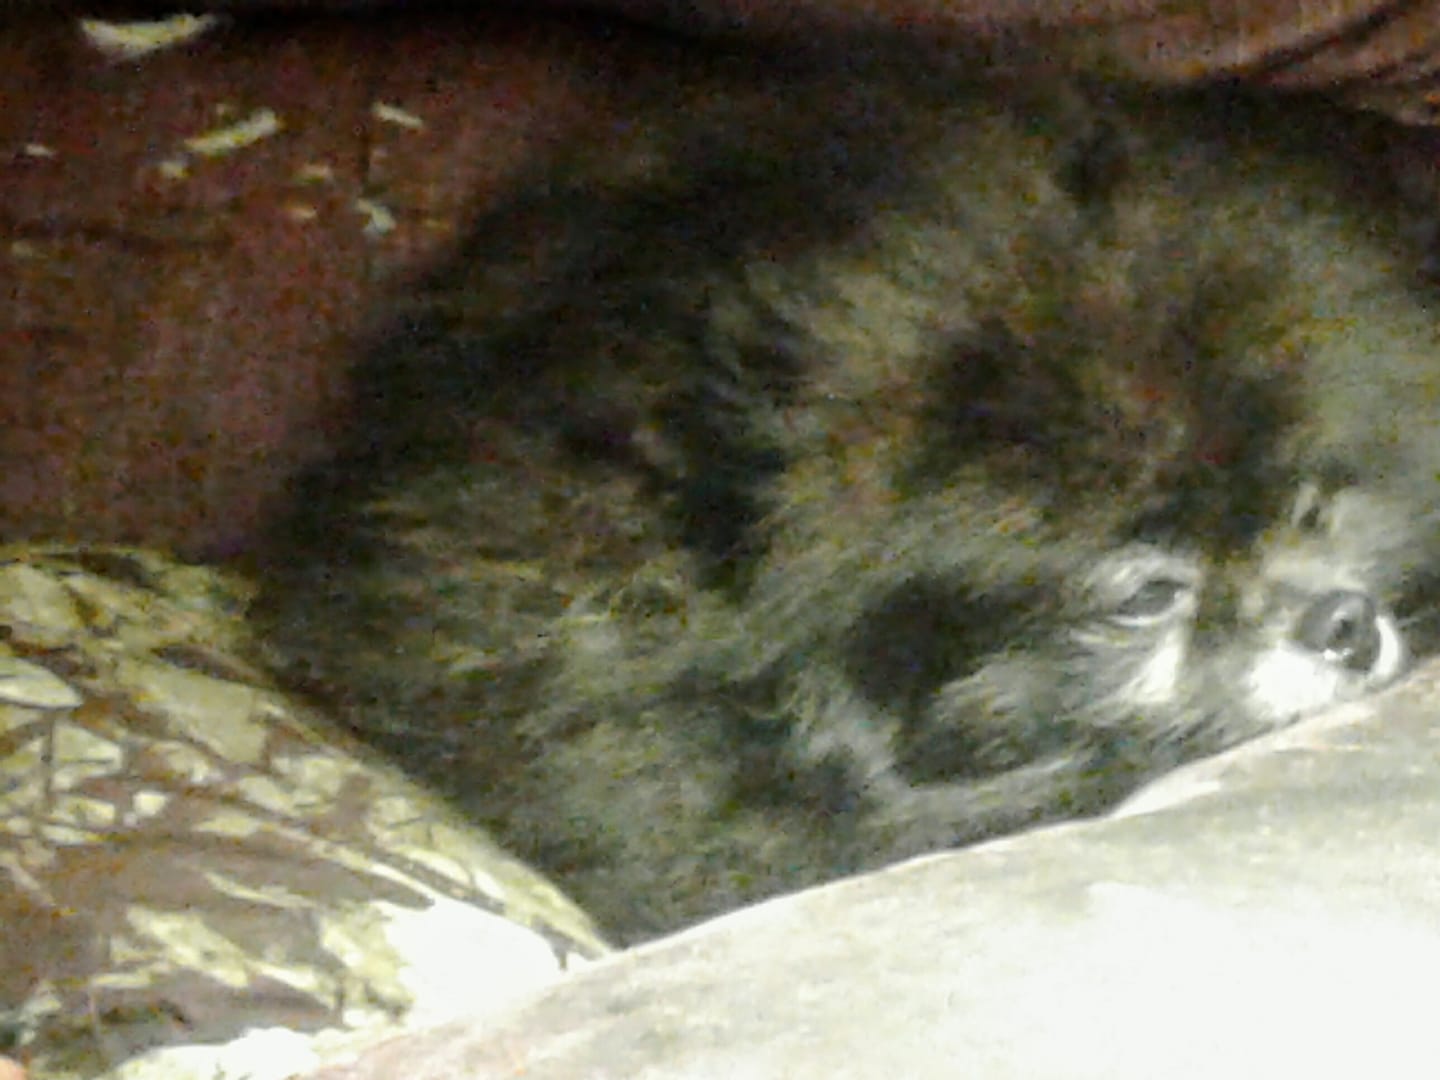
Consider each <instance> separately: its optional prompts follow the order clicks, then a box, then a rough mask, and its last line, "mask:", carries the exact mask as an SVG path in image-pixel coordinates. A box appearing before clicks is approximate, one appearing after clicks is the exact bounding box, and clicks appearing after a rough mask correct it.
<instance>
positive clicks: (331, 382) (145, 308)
mask: <svg viewBox="0 0 1440 1080" xmlns="http://www.w3.org/2000/svg"><path fill="white" fill-rule="evenodd" d="M603 58H604V52H603V50H602V48H601V47H600V46H599V45H597V43H596V42H595V41H593V40H589V39H586V38H584V37H583V36H570V37H566V36H564V35H561V34H558V33H555V32H549V33H545V32H540V31H536V30H532V29H527V28H524V27H517V26H515V25H513V24H508V23H507V24H491V25H489V26H484V27H482V26H478V25H471V26H469V27H462V26H458V25H456V24H455V23H453V22H446V21H444V20H438V21H430V22H427V23H425V24H424V25H415V26H409V25H400V24H397V23H395V22H393V21H385V22H380V23H378V24H370V23H353V22H345V23H339V24H336V23H333V22H332V23H315V24H309V25H300V26H295V27H287V28H278V29H275V28H272V29H256V28H246V32H234V31H222V32H220V33H213V34H210V35H206V36H204V37H202V38H200V39H199V40H197V41H195V42H194V43H192V44H190V45H188V46H185V47H182V48H177V49H172V50H169V51H165V52H160V53H157V54H154V55H152V56H150V57H147V58H146V59H144V60H143V61H141V62H136V63H119V62H112V61H107V60H106V59H104V58H103V57H102V56H100V55H99V54H98V53H97V52H96V51H94V50H93V49H91V48H89V47H88V46H87V45H86V44H85V43H84V42H83V41H82V40H81V39H80V36H79V34H78V33H77V32H76V29H75V27H74V24H73V23H71V22H69V21H65V22H54V21H48V22H41V23H36V24H34V25H30V26H14V25H12V26H11V27H8V28H5V30H4V31H0V103H3V104H0V193H3V194H0V265H3V270H0V273H4V274H5V276H6V277H7V278H8V281H9V283H10V289H9V290H7V293H6V294H5V296H4V298H3V299H0V532H3V534H5V535H6V536H9V537H14V536H17V535H25V534H29V535H79V536H102V537H120V538H128V539H142V538H143V539H145V540H148V541H150V542H159V543H175V544H178V545H180V546H181V547H182V548H187V549H191V550H195V549H197V548H198V549H202V550H203V549H204V548H205V547H207V546H209V545H213V544H220V545H230V546H233V545H235V544H236V543H237V542H238V541H239V540H240V539H241V538H242V537H243V536H244V533H245V530H246V528H247V527H248V525H249V524H250V523H251V522H253V521H254V520H255V518H256V515H257V514H258V513H259V512H260V509H261V507H262V505H263V504H264V503H265V501H266V500H267V499H268V498H270V497H272V496H274V495H275V494H276V493H277V492H281V491H283V488H284V486H285V484H286V481H287V478H288V477H289V476H290V475H291V474H292V473H293V470H294V468H295V467H296V465H297V463H298V462H300V461H303V460H305V459H307V458H309V457H311V456H313V455H314V454H316V453H317V452H318V451H319V450H320V449H321V448H322V447H323V445H324V442H325V439H326V438H327V436H328V435H330V434H331V433H332V432H333V427H334V424H333V423H330V422H326V421H325V420H324V418H325V417H326V416H333V415H334V413H335V407H336V404H337V403H338V402H339V401H340V400H341V396H342V392H341V382H342V380H341V379H340V377H339V376H340V372H341V368H342V366H343V363H344V357H345V356H346V355H347V351H348V350H349V348H350V346H351V344H352V343H353V341H354V339H355V337H356V335H357V334H358V333H359V332H361V331H362V330H363V329H364V328H365V322H366V314H367V310H369V309H371V308H373V306H374V303H375V298H376V296H377V294H378V293H379V291H380V285H379V283H380V281H381V280H383V279H387V278H393V277H396V276H401V277H403V275H404V274H405V273H406V272H407V271H408V270H410V269H411V268H413V267H415V266H416V265H417V264H419V263H420V262H422V261H424V260H425V259H426V258H427V257H430V256H433V254H434V252H435V251H437V250H438V249H440V248H442V247H443V246H444V244H445V242H446V240H447V238H448V237H449V236H450V235H451V233H452V232H453V230H454V227H455V222H456V220H457V218H458V217H460V216H462V211H463V208H464V206H465V205H466V204H467V203H468V202H469V201H470V200H471V199H474V198H479V197H481V196H482V195H483V193H484V192H485V191H487V190H490V189H491V188H492V187H493V186H494V185H495V183H496V182H497V180H498V178H499V177H500V176H502V175H504V173H505V172H506V170H507V169H509V168H512V167H514V166H515V164H516V163H517V162H520V161H523V160H524V159H525V157H526V155H527V153H528V152H529V149H528V148H530V147H532V146H533V145H534V144H535V143H537V142H538V141H540V140H544V139H549V138H554V137H556V136H558V135H559V133H561V132H563V130H564V129H565V127H566V125H567V124H569V123H572V122H574V121H575V120H576V119H578V118H579V117H580V116H581V115H583V113H584V107H585V105H584V103H585V101H586V96H587V95H586V89H585V88H586V85H587V81H588V77H587V69H589V68H592V67H594V66H595V65H597V64H598V63H600V62H602V61H603ZM376 102H382V103H393V104H396V105H403V107H404V109H405V111H406V112H407V113H408V114H411V115H413V116H414V117H416V118H417V119H418V121H419V122H420V123H423V125H424V126H423V128H417V127H414V126H408V125H407V124H406V123H404V122H396V121H393V120H392V121H386V120H383V119H380V118H377V117H376V116H375V115H374V114H373V113H372V111H371V109H372V105H373V104H374V103H376ZM264 109H269V110H272V111H273V113H274V114H275V115H276V117H277V118H278V119H279V121H280V123H281V124H282V125H283V128H282V129H281V130H280V131H279V132H277V133H276V134H275V135H273V136H271V137H268V138H262V139H260V140H258V141H256V142H254V143H252V144H251V145H249V146H247V147H245V148H242V149H238V150H235V151H234V152H232V153H229V154H225V155H219V156H212V157H206V156H204V155H201V154H197V153H193V152H189V153H187V152H186V151H185V148H184V145H183V144H184V140H186V139H187V138H190V137H192V136H194V135H197V134H200V133H204V132H207V131H209V130H212V129H215V128H217V127H222V126H225V125H226V124H233V123H236V122H237V121H241V120H244V119H246V118H248V117H252V116H254V115H256V114H257V111H258V110H264ZM174 162H185V166H184V168H185V170H186V174H185V176H184V177H183V178H173V177H171V176H169V175H167V173H166V171H165V170H166V167H167V164H169V163H174ZM307 167H310V168H311V172H310V174H309V177H308V178H307V176H306V174H304V173H303V172H302V170H305V169H306V168H307ZM315 167H318V169H320V170H325V171H327V172H324V173H323V174H317V172H316V168H315ZM362 198H363V199H368V200H371V201H372V202H373V203H375V204H377V205H379V206H383V207H384V208H385V209H386V210H387V211H388V212H389V213H390V214H392V215H393V217H394V221H395V227H394V229H393V230H392V231H389V232H384V233H381V234H376V235H367V234H366V228H365V227H366V225H367V222H369V221H370V220H371V218H370V217H369V216H368V215H367V213H365V212H364V211H363V210H362V209H360V208H359V207H357V205H356V201H357V200H358V199H362Z"/></svg>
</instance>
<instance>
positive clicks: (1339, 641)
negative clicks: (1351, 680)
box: [1295, 590, 1380, 672]
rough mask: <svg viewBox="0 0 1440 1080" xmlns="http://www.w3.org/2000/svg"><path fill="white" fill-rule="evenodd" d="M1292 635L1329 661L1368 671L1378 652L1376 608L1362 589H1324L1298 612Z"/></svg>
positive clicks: (1351, 668) (1377, 615)
mask: <svg viewBox="0 0 1440 1080" xmlns="http://www.w3.org/2000/svg"><path fill="white" fill-rule="evenodd" d="M1295 639H1296V640H1297V641H1298V642H1299V643H1300V644H1301V645H1304V646H1305V647H1306V648H1307V649H1312V650H1314V651H1315V652H1317V653H1319V654H1320V655H1322V656H1323V657H1325V659H1327V660H1329V661H1330V662H1331V663H1333V664H1338V665H1340V666H1341V667H1346V668H1349V669H1350V670H1351V671H1360V672H1365V671H1369V670H1370V669H1371V668H1372V667H1374V666H1375V661H1376V660H1377V659H1379V656H1380V611H1379V609H1378V608H1377V607H1376V606H1375V601H1374V600H1372V599H1370V597H1369V596H1367V595H1366V594H1365V593H1362V592H1353V591H1350V590H1337V591H1335V592H1330V593H1326V594H1325V595H1324V596H1322V597H1320V598H1319V599H1318V600H1316V601H1315V602H1314V603H1313V604H1311V605H1310V607H1309V608H1307V609H1306V611H1305V613H1304V614H1303V615H1301V616H1300V621H1299V623H1298V624H1297V625H1296V628H1295Z"/></svg>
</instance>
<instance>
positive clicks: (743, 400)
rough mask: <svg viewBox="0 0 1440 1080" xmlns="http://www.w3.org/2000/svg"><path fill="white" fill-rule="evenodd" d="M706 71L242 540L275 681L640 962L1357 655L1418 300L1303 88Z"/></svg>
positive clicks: (1228, 714)
mask: <svg viewBox="0 0 1440 1080" xmlns="http://www.w3.org/2000/svg"><path fill="white" fill-rule="evenodd" d="M727 78H728V80H729V81H726V80H725V79H721V80H719V81H717V80H716V79H715V78H714V77H712V76H708V75H707V76H696V79H695V81H696V84H697V86H698V89H696V90H694V91H693V92H691V93H690V95H689V96H683V95H682V94H681V92H680V91H678V90H676V91H674V92H673V93H672V94H671V95H670V96H669V97H667V98H666V99H665V100H663V101H662V102H661V103H660V104H659V105H658V106H657V107H656V108H655V109H654V111H653V112H652V113H650V114H648V115H646V116H644V118H643V120H642V121H637V122H636V123H635V124H634V125H632V126H628V127H626V128H625V129H624V130H618V129H617V130H616V131H612V132H606V133H602V135H601V137H600V138H599V139H597V145H596V146H594V147H592V148H591V149H590V150H588V151H581V152H577V154H576V155H575V156H574V157H572V158H569V159H567V160H564V161H560V162H557V163H556V164H555V165H554V166H553V168H552V169H551V170H550V171H548V172H547V173H546V174H545V175H544V176H543V177H539V178H537V179H536V181H535V182H534V183H533V184H532V185H530V186H529V187H528V188H527V189H526V191H525V193H524V194H523V195H521V196H519V197H518V198H516V199H514V200H513V201H511V202H510V203H508V204H506V205H503V206H500V207H498V208H493V209H491V210H490V211H488V212H487V213H486V214H484V215H482V217H481V218H480V220H478V221H477V222H476V224H475V227H474V229H473V230H472V232H471V238H470V240H469V242H468V244H467V248H466V250H465V251H464V252H462V254H461V255H460V257H459V258H457V260H456V261H455V262H454V263H452V264H450V265H447V266H446V267H445V268H444V269H443V270H442V272H440V273H438V274H437V275H436V276H435V278H434V280H432V281H430V282H428V283H426V285H425V286H424V287H423V288H421V289H418V290H417V291H416V295H415V296H414V297H413V298H412V299H411V301H410V302H409V304H408V305H407V307H406V309H405V311H404V312H403V313H402V314H401V315H400V316H399V317H397V319H396V322H395V324H394V325H393V326H392V327H391V328H390V330H389V331H388V332H387V334H386V335H385V337H384V340H383V341H381V342H380V343H379V344H378V345H377V347H376V348H375V349H374V351H373V353H372V355H371V356H370V357H369V359H368V361H367V364H366V366H365V367H364V368H363V369H362V370H361V371H360V373H359V376H358V386H359V394H360V400H361V403H362V406H363V409H362V412H363V416H362V423H361V425H360V433H359V436H358V437H357V442H356V445H355V447H354V448H353V450H352V451H351V452H350V453H349V454H348V455H345V456H343V457H342V458H341V459H340V460H338V461H337V462H335V463H333V464H332V465H331V466H330V467H329V468H327V469H326V470H324V471H322V472H321V473H320V474H318V475H317V476H316V477H314V478H313V479H312V482H311V485H310V487H308V488H307V489H306V491H304V492H303V493H302V495H301V498H300V499H299V500H298V503H299V507H300V509H299V511H298V512H297V513H296V515H295V516H294V518H293V519H292V520H291V521H289V522H288V523H287V525H286V527H285V528H284V529H282V530H281V531H280V533H279V535H278V536H277V540H276V543H275V544H274V546H273V551H272V556H271V561H270V564H269V566H268V568H267V571H266V573H267V579H268V582H269V585H270V588H269V591H268V596H267V599H266V601H265V603H264V605H263V607H262V611H261V613H262V615H263V616H264V617H265V618H267V619H268V620H270V622H271V627H272V631H273V641H274V643H275V645H276V648H277V652H278V655H279V656H281V657H282V658H283V660H284V662H285V663H286V665H287V667H288V669H289V670H290V671H291V672H292V673H295V674H297V675H298V676H300V677H302V678H305V679H307V680H308V682H309V684H310V685H312V686H315V687H317V688H318V689H320V690H321V691H322V692H324V693H326V694H327V695H328V696H329V697H330V698H331V699H332V700H333V701H335V702H336V703H337V705H338V706H339V707H340V708H341V709H342V710H343V713H344V715H345V717H346V718H347V719H348V721H349V722H350V723H351V724H352V725H354V726H355V727H356V728H357V729H358V730H360V731H361V732H363V733H364V734H365V735H366V736H367V737H369V738H371V739H373V740H375V741H376V742H378V743H379V744H380V745H382V746H384V747H386V748H387V749H389V750H390V751H391V752H393V753H394V754H396V755H397V756H398V757H399V758H400V759H401V760H402V761H404V762H405V763H406V764H407V765H409V766H410V767H412V768H414V769H416V770H417V771H418V772H420V773H421V774H422V775H424V776H426V777H427V778H428V779H429V780H431V781H432V782H435V783H437V784H439V785H441V786H442V787H443V788H444V789H446V790H447V791H449V792H450V793H452V794H453V795H454V796H455V797H456V798H457V799H458V800H459V801H460V802H461V803H462V804H463V805H465V806H466V807H467V808H468V809H469V810H470V812H472V813H473V814H474V815H476V816H477V817H478V818H479V819H481V820H483V821H484V822H485V823H486V824H488V825H489V826H490V827H492V828H493V829H494V830H495V831H496V833H497V834H498V835H499V837H500V838H501V839H502V840H503V841H504V842H505V843H506V844H507V845H509V846H510V847H511V848H513V849H515V850H516V851H517V852H518V853H519V854H521V855H523V856H524V857H526V858H528V859H531V860H533V861H534V862H535V863H537V864H538V865H539V866H541V867H542V868H543V869H545V870H547V871H548V872H550V873H551V874H552V875H554V876H555V877H556V878H558V879H559V880H560V881H561V882H562V884H564V885H565V886H566V887H567V888H568V889H569V890H570V891H571V892H572V893H573V894H574V895H575V896H576V897H577V898H578V899H579V900H580V901H581V902H582V904H584V905H585V906H587V907H588V908H589V909H590V910H591V911H592V912H593V913H594V914H595V915H596V916H597V917H598V918H599V919H601V920H602V921H603V922H604V923H605V924H606V925H608V926H609V927H610V928H611V929H612V930H614V931H615V932H616V933H617V934H618V935H619V936H621V937H623V938H627V939H634V938H638V937H644V936H647V935H649V934H653V933H656V932H660V931H663V930H666V929H670V928H673V927H675V926H677V925H681V924H683V923H686V922H688V921H691V920H695V919H698V918H700V917H702V916H705V915H708V914H711V913H714V912H716V911H720V910H724V909H726V908H729V907H732V906H735V905H737V904H740V903H743V902H746V901H749V900H753V899H756V898H759V897H763V896H766V895H769V894H772V893H775V892H777V891H780V890H782V889H788V888H793V887H796V886H800V885H804V884H809V883H813V882H816V881H821V880H825V879H827V878H830V877H834V876H836V875H839V874H842V873H846V872H850V871H855V870H860V869H864V868H868V867H873V866H876V865H879V864H882V863H885V862H887V861H890V860H893V859H896V858H899V857H902V856H906V855H910V854H914V853H917V852H922V851H927V850H931V849H934V848H937V847H944V846H951V845H957V844H964V843H970V842H973V841H976V840H980V839H983V838H985V837H989V836H993V835H997V834H1001V833H1004V832H1008V831H1012V830H1015V829H1019V828H1022V827H1024V826H1027V825H1031V824H1034V823H1036V822H1041V821H1047V820H1053V819H1056V818H1063V817H1068V816H1075V815H1083V814H1091V813H1095V812H1098V811H1100V810H1103V809H1104V808H1106V807H1108V806H1110V805H1112V804H1113V803H1114V802H1115V801H1116V800H1117V799H1118V798H1120V797H1122V796H1123V795H1124V794H1126V793H1127V792H1129V791H1131V790H1133V789H1134V787H1135V786H1136V785H1137V784H1138V783H1140V782H1142V781H1143V780H1144V779H1145V778H1147V777H1149V776H1152V775H1154V774H1155V773H1156V772H1158V771H1161V770H1163V769H1166V768H1169V767H1172V766H1173V765H1175V764H1177V763H1178V762H1180V761H1183V760H1185V759H1187V758H1191V757H1194V756H1196V755H1200V754H1206V753H1211V752H1214V751H1216V750H1219V749H1221V748H1223V747H1225V746H1227V745H1230V744H1233V743H1235V742H1237V741H1239V740H1242V739H1245V738H1248V737H1251V736H1254V735H1256V734H1259V733H1261V732H1263V731H1265V730H1268V729H1270V728H1273V727H1276V726H1279V725H1282V724H1285V723H1289V722H1291V721H1293V720H1295V719H1297V718H1299V717H1300V716H1302V715H1304V714H1305V713H1307V712H1310V711H1313V710H1314V709H1315V708H1318V707H1320V706H1321V705H1323V704H1325V703H1326V702H1328V701H1330V700H1334V699H1336V698H1341V697H1346V696H1353V695H1356V694H1360V693H1363V692H1366V691H1368V690H1369V689H1370V688H1372V687H1373V686H1376V685H1379V684H1380V683H1383V682H1384V681H1386V680H1387V679H1388V678H1390V677H1392V676H1393V675H1394V674H1395V673H1396V672H1397V671H1398V666H1399V662H1398V660H1397V659H1396V657H1395V656H1394V655H1393V649H1392V652H1391V653H1388V654H1386V657H1387V659H1385V660H1383V661H1382V660H1379V659H1375V660H1374V662H1373V663H1372V662H1370V661H1371V659H1372V652H1373V657H1379V656H1380V647H1381V645H1382V644H1387V643H1388V644H1387V647H1390V646H1393V645H1394V641H1393V640H1392V638H1393V620H1391V619H1390V618H1389V616H1388V615H1387V611H1388V610H1389V609H1391V608H1393V607H1394V606H1396V605H1400V604H1402V603H1404V602H1405V601H1406V598H1407V597H1414V596H1417V595H1423V596H1424V597H1426V598H1427V600H1428V596H1429V593H1428V590H1427V589H1426V587H1425V586H1426V582H1427V581H1428V580H1429V574H1430V572H1431V571H1432V570H1433V566H1434V563H1433V553H1434V540H1435V525H1436V520H1435V517H1434V513H1433V506H1432V502H1433V491H1432V489H1433V487H1434V485H1435V468H1434V464H1435V462H1436V461H1437V460H1440V455H1437V453H1436V442H1435V437H1434V436H1432V435H1431V434H1430V427H1431V423H1432V421H1431V416H1432V413H1433V409H1434V406H1433V401H1434V400H1435V394H1436V391H1437V386H1440V383H1437V374H1440V366H1437V363H1436V361H1437V356H1440V353H1437V345H1440V332H1437V328H1440V323H1437V320H1436V318H1435V313H1434V310H1433V307H1432V302H1431V300H1430V299H1429V298H1428V296H1427V295H1426V294H1425V293H1423V292H1421V291H1419V287H1418V285H1417V280H1416V278H1417V275H1416V274H1415V272H1414V270H1413V269H1412V268H1413V267H1415V266H1417V265H1418V263H1417V262H1416V261H1415V260H1414V259H1413V258H1411V257H1410V256H1408V255H1407V254H1406V252H1405V251H1404V250H1403V246H1402V244H1401V241H1400V239H1399V237H1400V235H1401V234H1402V232H1403V229H1402V228H1401V226H1400V224H1399V222H1398V221H1397V220H1395V214H1394V213H1393V212H1392V211H1391V210H1390V209H1389V208H1388V204H1387V203H1386V202H1385V200H1384V198H1383V193H1382V194H1381V195H1375V194H1372V193H1371V192H1370V191H1369V190H1368V189H1365V188H1362V187H1361V186H1360V185H1359V184H1358V182H1357V177H1358V176H1359V175H1360V173H1359V172H1355V171H1351V170H1348V169H1347V168H1346V167H1345V166H1344V165H1342V164H1340V163H1339V162H1338V160H1337V159H1338V158H1339V157H1340V155H1338V154H1336V153H1334V152H1333V148H1332V147H1330V146H1329V145H1327V141H1326V140H1327V139H1328V138H1329V136H1328V135H1324V134H1321V133H1320V132H1321V130H1322V129H1321V128H1319V127H1318V126H1317V125H1316V124H1315V123H1314V122H1312V120H1310V119H1304V118H1305V117H1307V116H1311V115H1313V114H1307V113H1306V112H1305V111H1304V109H1303V107H1292V106H1289V105H1283V104H1282V105H1275V104H1270V105H1267V104H1260V105H1255V104H1252V103H1249V102H1246V101H1244V100H1242V99H1239V98H1237V97H1233V96H1229V95H1223V94H1219V95H1216V94H1212V95H1207V96H1205V97H1204V98H1203V99H1201V100H1198V101H1196V100H1170V99H1157V98H1154V97H1150V98H1127V97H1125V96H1124V95H1121V94H1114V95H1113V100H1109V101H1104V102H1100V101H1097V95H1096V94H1095V93H1094V92H1093V91H1092V90H1090V89H1085V90H1081V89H1077V88H1075V87H1073V86H1069V85H1064V84H1054V83H1047V84H1045V85H1043V86H1041V85H1039V81H1038V80H1036V79H1034V78H1031V77H1029V76H1022V77H1021V78H1019V79H1015V80H1008V79H996V80H993V81H988V82H982V83H975V82H973V81H972V82H966V81H965V80H962V79H959V78H957V77H955V76H953V75H951V74H935V73H926V74H912V75H911V76H910V77H907V78H903V79H902V78H898V77H893V76H883V77H877V76H875V75H874V74H873V73H869V74H866V75H865V76H864V77H859V76H858V75H857V74H856V73H855V72H846V73H842V76H840V77H834V76H825V75H817V74H814V73H796V72H783V73H779V72H771V73H769V74H768V75H766V76H765V77H763V78H762V77H759V76H757V75H756V74H755V73H754V72H746V73H745V75H744V78H742V79H735V78H733V77H728V76H727ZM717 87H718V89H717ZM1355 130H1360V128H1359V127H1357V128H1356V129H1355ZM1336 597H1339V598H1340V600H1336V599H1335V598H1336ZM1347 597H1350V598H1355V597H1358V599H1354V600H1353V603H1350V604H1349V606H1346V604H1345V603H1342V602H1341V601H1344V600H1345V598H1347ZM1366 605H1373V606H1368V607H1367V606H1366ZM1357 612H1358V614H1356V613H1357ZM1301 627H1303V628H1304V629H1303V631H1302V629H1301ZM1386 634H1391V635H1392V636H1391V637H1386V636H1385V635H1386ZM1372 647H1373V648H1372ZM1167 649H1168V650H1169V651H1167ZM1292 663H1293V664H1294V665H1298V668H1297V671H1299V672H1300V673H1301V674H1303V675H1304V676H1305V677H1304V678H1299V679H1297V682H1296V686H1297V687H1298V686H1302V685H1303V686H1311V685H1312V684H1313V685H1316V686H1323V689H1321V690H1303V691H1301V690H1297V691H1296V693H1295V696H1294V698H1293V700H1292V699H1291V698H1289V697H1286V696H1285V695H1286V691H1285V690H1284V689H1283V688H1284V687H1285V686H1287V685H1288V684H1287V683H1286V681H1285V680H1286V679H1287V678H1289V675H1288V674H1287V673H1288V672H1289V671H1290V668H1288V667H1286V666H1285V665H1287V664H1292ZM1266 665H1269V666H1266ZM1377 665H1378V666H1377ZM1386 665H1389V666H1386ZM1312 668H1313V671H1312ZM1312 675H1313V678H1312V677H1311V676H1312ZM1277 687H1278V688H1279V689H1277Z"/></svg>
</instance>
